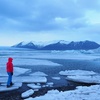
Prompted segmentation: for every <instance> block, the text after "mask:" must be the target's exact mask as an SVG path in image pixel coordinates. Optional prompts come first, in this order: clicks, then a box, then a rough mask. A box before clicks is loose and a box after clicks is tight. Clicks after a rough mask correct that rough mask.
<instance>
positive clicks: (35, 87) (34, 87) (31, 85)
mask: <svg viewBox="0 0 100 100" xmlns="http://www.w3.org/2000/svg"><path fill="white" fill-rule="evenodd" d="M27 86H28V87H30V88H32V89H40V88H41V86H40V85H35V84H27Z"/></svg>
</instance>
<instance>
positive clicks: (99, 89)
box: [24, 85, 100, 100]
mask: <svg viewBox="0 0 100 100" xmlns="http://www.w3.org/2000/svg"><path fill="white" fill-rule="evenodd" d="M24 100H100V85H93V86H89V87H87V86H80V87H77V89H75V90H70V91H65V92H59V91H58V90H51V91H48V93H47V94H45V95H44V96H40V97H35V98H32V97H30V98H27V99H24Z"/></svg>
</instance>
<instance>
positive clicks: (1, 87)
mask: <svg viewBox="0 0 100 100" xmlns="http://www.w3.org/2000/svg"><path fill="white" fill-rule="evenodd" d="M21 86H22V83H14V85H13V86H12V87H10V88H7V87H6V83H5V84H1V85H0V92H3V91H12V90H16V89H18V88H19V87H21Z"/></svg>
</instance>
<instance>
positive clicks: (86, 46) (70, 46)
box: [12, 40, 100, 50]
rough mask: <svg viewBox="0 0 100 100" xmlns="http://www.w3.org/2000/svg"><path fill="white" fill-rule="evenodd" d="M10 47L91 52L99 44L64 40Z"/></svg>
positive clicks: (19, 44) (99, 45)
mask: <svg viewBox="0 0 100 100" xmlns="http://www.w3.org/2000/svg"><path fill="white" fill-rule="evenodd" d="M12 47H17V48H30V49H35V50H91V49H97V48H99V47H100V44H98V43H96V42H94V41H88V40H86V41H79V42H74V41H71V42H67V41H64V40H60V41H53V42H50V43H46V44H41V43H38V44H37V43H35V42H32V41H31V42H27V43H26V42H20V43H18V44H16V45H13V46H12Z"/></svg>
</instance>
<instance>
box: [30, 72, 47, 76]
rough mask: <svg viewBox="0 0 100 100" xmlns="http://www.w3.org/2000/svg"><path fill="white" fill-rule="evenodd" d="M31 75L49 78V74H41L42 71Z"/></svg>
mask: <svg viewBox="0 0 100 100" xmlns="http://www.w3.org/2000/svg"><path fill="white" fill-rule="evenodd" d="M30 75H32V76H48V75H47V74H45V73H43V72H40V71H38V72H35V73H32V74H30Z"/></svg>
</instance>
